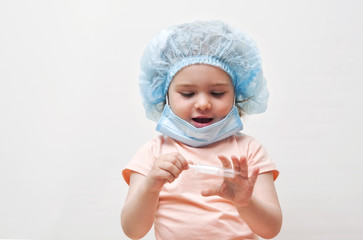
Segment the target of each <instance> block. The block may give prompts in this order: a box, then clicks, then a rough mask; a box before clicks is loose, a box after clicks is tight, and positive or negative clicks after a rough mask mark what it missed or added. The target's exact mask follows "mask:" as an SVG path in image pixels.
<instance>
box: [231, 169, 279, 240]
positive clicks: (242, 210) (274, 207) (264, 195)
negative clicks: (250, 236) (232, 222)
mask: <svg viewBox="0 0 363 240" xmlns="http://www.w3.org/2000/svg"><path fill="white" fill-rule="evenodd" d="M237 210H238V212H239V214H240V216H241V217H242V219H243V220H244V221H245V222H246V223H247V225H248V226H249V227H250V228H251V230H252V231H253V232H255V233H256V234H257V235H259V236H260V237H263V238H266V239H270V238H273V237H275V236H276V235H277V234H278V233H279V232H280V229H281V225H282V211H281V207H280V204H279V200H278V197H277V193H276V189H275V185H274V181H273V176H272V173H271V172H268V173H262V174H260V175H259V176H258V178H257V180H256V184H255V187H254V191H253V194H252V197H251V200H250V202H249V204H248V205H247V206H245V207H238V206H237Z"/></svg>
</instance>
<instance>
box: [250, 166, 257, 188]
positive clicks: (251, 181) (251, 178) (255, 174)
mask: <svg viewBox="0 0 363 240" xmlns="http://www.w3.org/2000/svg"><path fill="white" fill-rule="evenodd" d="M259 174H260V169H259V168H257V167H256V168H254V169H253V171H252V174H251V176H250V177H249V181H250V183H251V184H252V185H255V183H256V180H257V177H258V175H259Z"/></svg>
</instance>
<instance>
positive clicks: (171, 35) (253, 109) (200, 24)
mask: <svg viewBox="0 0 363 240" xmlns="http://www.w3.org/2000/svg"><path fill="white" fill-rule="evenodd" d="M198 63H199V64H209V65H213V66H216V67H219V68H221V69H223V70H224V71H225V72H227V73H228V74H229V76H230V77H231V79H232V82H233V86H234V90H235V99H236V105H237V106H238V107H240V108H241V109H242V111H243V113H245V114H254V113H261V112H264V111H265V110H266V107H267V100H268V97H269V92H268V90H267V86H266V81H265V78H264V76H263V72H262V66H261V58H260V54H259V51H258V49H257V46H256V44H255V42H254V41H253V40H252V39H251V38H249V37H248V36H247V35H246V34H245V33H243V32H242V31H240V30H238V29H235V28H232V27H231V26H229V25H227V24H226V23H224V22H221V21H196V22H192V23H186V24H182V25H177V26H172V27H169V28H167V29H165V30H163V31H161V32H160V33H159V34H158V35H157V36H156V37H154V38H153V39H152V40H151V41H150V43H149V44H148V45H147V47H146V49H145V51H144V54H143V56H142V59H141V73H140V77H139V86H140V92H141V96H142V99H143V105H144V108H145V112H146V116H147V117H148V118H150V119H151V120H154V121H158V120H159V118H160V115H161V113H162V111H163V109H164V106H165V101H166V95H167V91H168V88H169V85H170V82H171V81H172V79H173V77H174V75H175V74H176V73H177V72H178V71H179V70H181V69H182V68H184V67H186V66H189V65H192V64H198Z"/></svg>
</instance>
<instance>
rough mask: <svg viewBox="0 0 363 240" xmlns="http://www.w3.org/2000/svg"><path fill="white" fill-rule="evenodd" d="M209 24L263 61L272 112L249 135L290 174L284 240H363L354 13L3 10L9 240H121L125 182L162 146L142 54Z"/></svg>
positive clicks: (2, 135) (362, 113) (89, 5)
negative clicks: (149, 115)
mask: <svg viewBox="0 0 363 240" xmlns="http://www.w3.org/2000/svg"><path fill="white" fill-rule="evenodd" d="M209 19H218V20H223V21H226V22H228V23H230V24H231V25H233V26H235V27H238V28H241V29H243V30H244V31H245V32H247V33H248V34H249V35H250V36H251V37H252V38H254V39H255V41H256V42H257V44H258V45H259V47H260V51H261V55H262V59H263V67H264V73H265V76H266V79H267V81H268V86H269V89H270V92H271V97H270V100H269V107H268V110H267V112H266V113H264V114H261V115H256V116H250V117H248V118H247V119H244V123H245V132H246V133H247V134H250V135H252V136H254V137H255V138H257V139H258V140H259V141H261V142H262V143H263V144H264V146H265V147H266V148H267V150H268V151H269V153H270V155H271V157H272V158H273V160H274V161H275V162H276V164H277V166H278V168H279V170H280V172H281V174H280V177H279V178H278V179H277V181H276V186H277V190H278V194H279V197H280V201H281V205H282V208H283V212H284V224H283V228H282V230H281V233H280V235H279V236H278V237H276V238H275V239H278V240H291V239H294V240H300V239H301V240H307V239H309V240H310V239H316V240H318V239H319V240H321V239H329V240H342V239H349V240H354V239H361V235H362V217H363V207H362V205H363V191H362V189H363V187H362V186H361V184H362V182H363V174H362V167H363V153H362V148H363V145H362V137H363V127H362V123H363V107H362V104H363V97H362V96H363V94H362V90H363V77H362V68H363V66H362V63H363V44H362V43H363V31H362V30H363V29H362V23H363V3H362V2H361V1H359V0H356V1H353V0H344V1H343V0H342V1H337V0H335V1H333V0H330V1H328V0H311V1H287V0H286V1H283V0H276V1H269V0H265V1H258V0H256V1H241V0H238V1H237V0H236V1H232V0H224V1H212V0H205V1H196V0H184V1H167V0H164V1H162V0H154V1H143V2H140V1H122V0H118V1H117V0H102V1H101V0H100V1H90V0H87V1H86V0H84V1H79V0H78V1H75V0H64V1H48V0H43V1H31V0H29V1H25V0H23V1H20V0H18V1H14V0H1V1H0V238H31V239H52V240H53V239H54V240H56V239H126V237H125V236H124V235H123V233H122V230H121V227H120V220H119V215H120V211H121V208H122V205H123V201H124V198H125V196H126V193H127V189H128V188H127V185H126V184H125V182H124V181H123V179H122V176H121V170H122V169H123V167H124V166H125V165H126V163H127V162H128V161H129V160H130V159H131V158H132V156H133V155H134V153H135V151H136V150H137V149H138V148H139V147H140V146H141V145H142V144H144V143H145V141H147V140H148V139H150V138H151V137H152V136H154V135H155V134H156V133H155V132H154V130H153V129H154V127H155V124H154V123H153V122H151V121H149V120H147V119H146V118H145V117H144V111H143V108H142V105H141V99H140V95H139V90H138V74H139V61H140V57H141V54H142V51H143V50H144V48H145V46H146V44H147V42H148V41H149V40H150V39H151V38H152V37H153V36H154V35H155V34H157V33H158V32H159V31H160V30H162V29H164V28H165V27H167V26H170V25H174V24H179V23H183V22H189V21H193V20H209ZM206 230H207V228H206ZM145 239H153V233H152V232H150V233H149V234H148V235H147V236H146V237H145Z"/></svg>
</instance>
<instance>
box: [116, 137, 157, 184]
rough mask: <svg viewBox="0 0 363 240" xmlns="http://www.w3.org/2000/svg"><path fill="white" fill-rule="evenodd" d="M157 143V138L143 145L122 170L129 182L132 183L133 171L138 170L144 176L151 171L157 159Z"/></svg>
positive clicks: (126, 180)
mask: <svg viewBox="0 0 363 240" xmlns="http://www.w3.org/2000/svg"><path fill="white" fill-rule="evenodd" d="M155 145H156V143H155V140H153V141H149V142H147V143H146V144H145V145H143V146H142V147H141V148H140V149H139V150H138V151H137V152H136V154H135V155H134V157H133V158H132V160H131V161H130V162H129V163H128V164H127V165H126V167H125V168H124V169H123V170H122V176H123V178H124V180H125V182H126V183H127V184H130V175H131V173H132V172H137V173H139V174H142V175H144V176H146V175H147V174H148V173H149V171H150V169H151V168H152V166H153V164H154V161H155V147H156V146H155Z"/></svg>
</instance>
